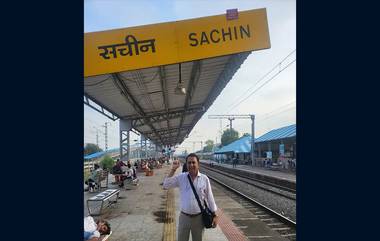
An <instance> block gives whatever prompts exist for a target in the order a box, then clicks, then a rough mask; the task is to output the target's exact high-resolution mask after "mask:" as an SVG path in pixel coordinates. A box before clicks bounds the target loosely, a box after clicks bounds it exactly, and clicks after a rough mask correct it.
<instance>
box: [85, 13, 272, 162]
mask: <svg viewBox="0 0 380 241" xmlns="http://www.w3.org/2000/svg"><path fill="white" fill-rule="evenodd" d="M268 48H270V39H269V30H268V21H267V13H266V9H265V8H262V9H254V10H248V11H240V12H236V14H234V15H228V14H221V15H215V16H209V17H202V18H195V19H189V20H181V21H175V22H166V23H158V24H150V25H144V26H135V27H129V28H121V29H114V30H107V31H99V32H91V33H85V35H84V103H85V104H86V105H87V106H89V107H91V108H93V109H94V110H96V111H98V112H99V113H101V114H103V115H104V116H106V117H108V118H109V119H111V120H113V121H116V120H118V121H119V133H118V134H119V136H120V148H119V152H120V159H121V160H127V159H129V158H130V155H131V144H132V143H133V142H132V140H130V139H131V138H130V132H133V133H135V134H137V135H139V136H140V141H141V146H142V147H143V148H145V150H147V149H148V146H153V149H154V152H153V154H151V155H153V157H157V156H158V155H160V154H161V155H162V153H161V150H163V149H168V148H172V149H175V146H176V145H178V144H181V143H182V142H183V141H184V139H185V138H187V136H188V135H189V133H190V132H191V130H192V129H193V128H194V126H195V124H196V123H197V122H198V120H199V119H200V118H201V117H202V116H203V114H204V113H205V112H206V111H207V110H208V108H209V107H210V106H211V105H212V103H213V102H214V101H215V99H216V98H217V97H218V95H219V94H220V93H221V91H222V90H223V89H224V88H225V86H226V85H227V83H228V82H229V81H230V80H231V79H232V77H233V75H234V74H235V73H236V71H237V70H238V69H239V68H240V66H241V65H242V64H243V62H244V61H245V60H246V59H247V57H248V56H249V55H250V54H251V53H252V52H253V51H258V50H264V49H268ZM148 143H149V144H148ZM145 153H148V152H147V151H145ZM149 157H152V156H148V158H149Z"/></svg>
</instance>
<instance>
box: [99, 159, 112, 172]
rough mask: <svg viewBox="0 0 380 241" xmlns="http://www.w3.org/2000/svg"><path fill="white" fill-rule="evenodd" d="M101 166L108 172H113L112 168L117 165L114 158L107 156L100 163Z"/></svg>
mask: <svg viewBox="0 0 380 241" xmlns="http://www.w3.org/2000/svg"><path fill="white" fill-rule="evenodd" d="M100 165H101V166H102V167H103V168H106V169H107V170H108V171H111V169H112V167H113V166H114V165H115V161H114V160H113V159H112V157H110V156H107V155H105V156H104V157H103V158H102V160H101V161H100Z"/></svg>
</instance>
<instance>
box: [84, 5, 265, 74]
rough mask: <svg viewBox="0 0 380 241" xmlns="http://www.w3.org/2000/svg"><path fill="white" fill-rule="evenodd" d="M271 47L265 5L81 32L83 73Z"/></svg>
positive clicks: (124, 69) (98, 72)
mask: <svg viewBox="0 0 380 241" xmlns="http://www.w3.org/2000/svg"><path fill="white" fill-rule="evenodd" d="M267 48H270V40H269V31H268V21H267V14H266V9H255V10H249V11H242V12H239V14H238V18H237V19H233V20H227V18H226V15H225V14H222V15H217V16H211V17H203V18H196V19H189V20H183V21H176V22H167V23H159V24H151V25H144V26H138V27H131V28H124V29H115V30H109V31H102V32H92V33H85V35H84V76H85V77H87V76H94V75H100V74H107V73H115V72H121V71H127V70H135V69H142V68H148V67H154V66H160V65H167V64H174V63H180V62H187V61H192V60H197V59H204V58H210V57H217V56H222V55H228V54H234V53H239V52H245V51H252V50H260V49H267Z"/></svg>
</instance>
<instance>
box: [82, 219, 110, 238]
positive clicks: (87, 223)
mask: <svg viewBox="0 0 380 241" xmlns="http://www.w3.org/2000/svg"><path fill="white" fill-rule="evenodd" d="M110 232H111V226H110V224H109V223H108V222H107V221H105V220H102V219H100V220H98V221H97V222H95V221H94V218H93V217H91V216H88V217H85V218H84V240H97V238H99V237H100V235H107V234H110Z"/></svg>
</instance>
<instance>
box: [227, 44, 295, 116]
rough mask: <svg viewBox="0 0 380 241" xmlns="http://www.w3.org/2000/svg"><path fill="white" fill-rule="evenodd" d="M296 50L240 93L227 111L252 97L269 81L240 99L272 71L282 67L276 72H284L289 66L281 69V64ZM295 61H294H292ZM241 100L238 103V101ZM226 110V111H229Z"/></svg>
mask: <svg viewBox="0 0 380 241" xmlns="http://www.w3.org/2000/svg"><path fill="white" fill-rule="evenodd" d="M295 51H296V49H294V50H293V51H291V52H290V53H289V54H288V55H287V56H286V57H285V58H283V59H282V60H281V61H280V62H279V63H277V64H276V65H275V66H274V67H273V68H272V69H271V70H269V71H268V72H267V73H266V74H264V75H263V76H262V77H261V78H260V79H259V80H258V81H257V82H255V83H254V84H253V85H252V86H251V87H249V88H248V89H247V90H246V91H245V92H244V93H243V94H242V95H240V97H238V98H237V99H235V100H234V101H233V102H232V104H230V105H229V107H232V108H230V109H229V110H228V111H227V112H229V111H231V110H232V109H234V108H235V107H236V106H238V105H240V103H242V102H243V101H244V100H246V99H247V98H248V97H250V96H251V95H252V94H253V93H254V92H256V91H257V90H258V89H260V88H261V87H263V86H264V85H265V84H266V83H268V82H269V81H267V82H265V83H264V84H263V85H262V86H260V87H259V88H258V89H257V90H254V92H253V93H251V94H250V95H249V96H248V97H246V98H244V99H243V100H241V101H239V99H241V98H242V97H243V96H244V95H246V94H247V93H248V92H249V91H251V90H252V89H253V88H254V87H256V85H257V84H259V83H260V82H261V81H262V80H264V79H265V78H266V77H267V76H268V75H269V74H270V73H272V72H273V71H274V70H275V69H276V68H280V70H279V71H278V72H277V73H276V74H275V76H276V75H278V74H279V73H280V72H282V71H283V70H285V69H286V68H287V67H288V65H287V66H285V68H282V69H281V64H282V63H284V62H285V61H286V60H287V59H288V57H290V56H291V55H292V54H293V53H294V52H295ZM292 63H293V62H292ZM275 76H273V77H272V78H271V79H273V78H274V77H275ZM237 101H239V102H238V103H237V104H236V102H237ZM227 112H226V113H227Z"/></svg>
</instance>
